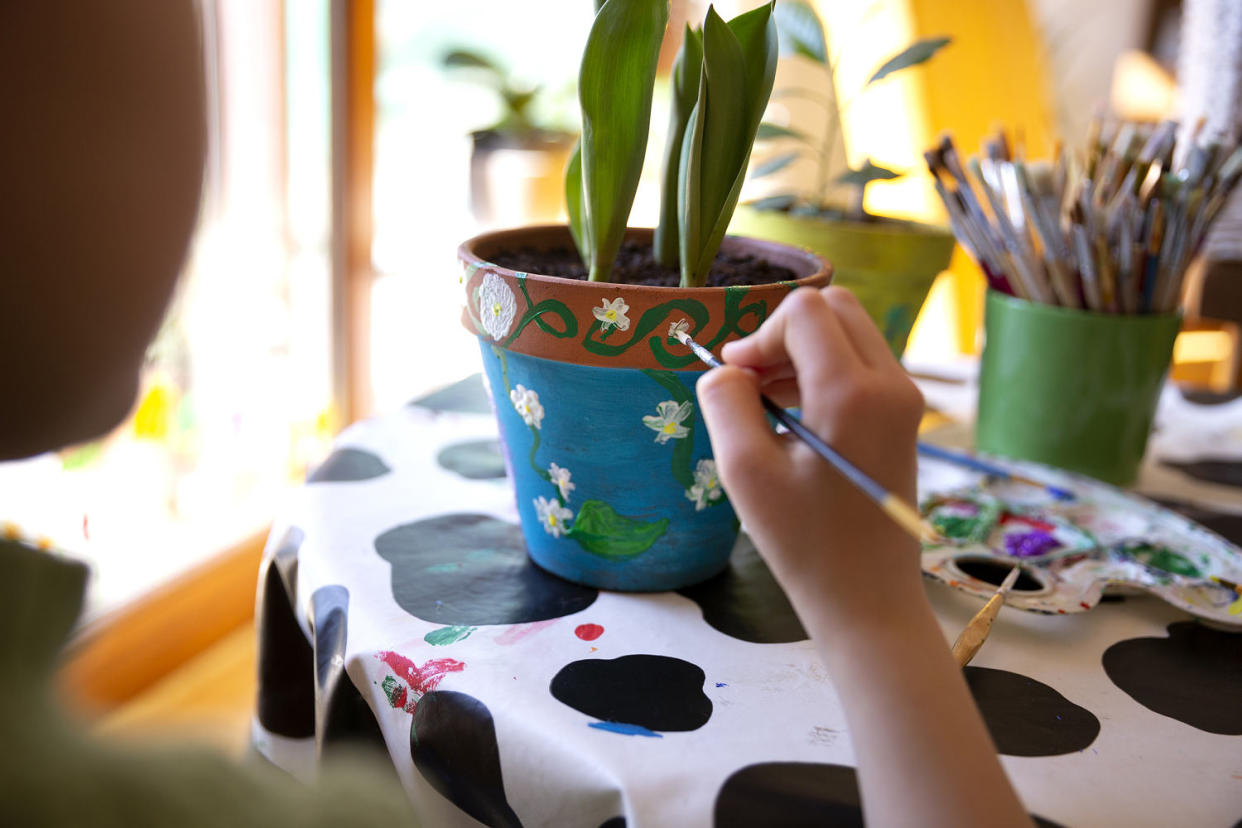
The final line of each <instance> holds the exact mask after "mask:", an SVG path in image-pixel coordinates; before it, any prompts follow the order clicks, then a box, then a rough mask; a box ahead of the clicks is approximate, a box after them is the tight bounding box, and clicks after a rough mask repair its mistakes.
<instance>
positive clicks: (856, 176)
mask: <svg viewBox="0 0 1242 828" xmlns="http://www.w3.org/2000/svg"><path fill="white" fill-rule="evenodd" d="M894 178H901V173H899V172H893V171H892V170H890V169H888V168H887V167H879V166H876V165H875V164H872V163H871V159H870V158H868V159H867V160H866V161H865V162H864V163H863V165H862V166H861V167H859V168H858V169H856V170H849V171H848V172H845V173H842V174H841V175H839V176H837V179H836V180H837V183H838V184H850V185H852V186H854V187H866V186H867V185H868V184H870V183H871V182H872V181H891V180H892V179H894Z"/></svg>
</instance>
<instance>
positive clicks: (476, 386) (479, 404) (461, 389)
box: [410, 374, 492, 414]
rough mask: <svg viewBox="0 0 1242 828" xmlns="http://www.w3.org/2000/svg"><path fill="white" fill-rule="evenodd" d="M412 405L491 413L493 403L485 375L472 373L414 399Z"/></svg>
mask: <svg viewBox="0 0 1242 828" xmlns="http://www.w3.org/2000/svg"><path fill="white" fill-rule="evenodd" d="M410 405H415V406H419V407H420V408H429V409H431V410H432V411H453V412H457V413H461V414H491V413H492V404H491V402H490V401H489V400H488V399H487V390H486V389H485V388H484V387H483V375H482V374H472V375H470V376H468V377H466V378H465V379H464V380H460V381H458V382H455V383H453V384H452V385H450V386H448V387H446V388H441V389H440V390H439V391H433V392H432V393H430V394H427V395H426V396H424V397H419V398H418V399H416V400H413V401H412V402H411V403H410Z"/></svg>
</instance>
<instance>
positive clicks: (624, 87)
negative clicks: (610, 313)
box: [578, 0, 668, 281]
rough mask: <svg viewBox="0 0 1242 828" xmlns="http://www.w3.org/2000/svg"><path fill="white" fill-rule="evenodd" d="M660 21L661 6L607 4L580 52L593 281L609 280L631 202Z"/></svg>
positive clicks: (635, 0)
mask: <svg viewBox="0 0 1242 828" xmlns="http://www.w3.org/2000/svg"><path fill="white" fill-rule="evenodd" d="M667 23H668V0H608V2H606V3H605V4H604V5H603V6H602V7H601V8H600V9H599V12H598V13H597V14H596V16H595V22H594V23H593V24H592V26H591V33H590V35H589V36H588V37H587V44H586V49H585V50H584V51H583V54H582V66H581V69H580V70H579V73H578V101H579V103H580V104H581V107H582V142H581V147H582V150H581V153H582V160H581V164H582V188H583V202H584V205H585V212H586V218H587V221H586V224H587V227H588V229H587V232H586V234H585V235H586V238H587V239H588V240H589V242H590V248H589V249H590V255H589V257H588V258H589V261H588V266H589V269H590V278H591V279H592V280H593V281H608V280H609V277H610V276H611V273H612V266H613V261H614V260H615V259H616V256H617V251H618V250H619V249H620V247H621V239H622V237H623V236H624V234H625V226H626V222H627V221H628V220H629V215H630V207H631V206H632V205H633V203H634V193H635V191H636V190H637V189H638V178H639V175H640V174H641V173H642V166H643V156H644V154H645V153H646V149H647V131H648V128H649V126H650V123H651V95H652V87H653V85H654V83H655V73H656V62H657V59H658V58H659V55H660V41H661V40H662V39H663V37H664V28H665V26H666V25H667Z"/></svg>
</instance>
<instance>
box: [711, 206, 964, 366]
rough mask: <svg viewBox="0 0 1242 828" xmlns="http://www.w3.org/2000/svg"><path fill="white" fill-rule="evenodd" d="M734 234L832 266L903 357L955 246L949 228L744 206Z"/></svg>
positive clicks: (836, 277)
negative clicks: (784, 246) (799, 249)
mask: <svg viewBox="0 0 1242 828" xmlns="http://www.w3.org/2000/svg"><path fill="white" fill-rule="evenodd" d="M730 229H731V230H733V231H735V232H738V233H742V234H745V235H747V236H753V237H755V238H759V239H771V240H773V241H778V242H783V243H784V244H792V245H795V246H797V247H804V248H806V249H807V250H811V251H814V252H815V253H818V254H819V255H821V256H823V257H824V258H825V259H827V260H828V261H830V262H832V267H833V280H832V283H833V284H834V285H840V286H842V287H845V288H849V290H850V291H851V292H852V293H853V294H854V295H855V296H857V297H858V301H859V302H861V303H862V306H863V307H864V308H866V309H867V313H868V314H869V315H870V316H871V319H872V321H873V322H875V324H876V326H877V327H878V328H879V329H880V331H882V332H883V334H884V339H885V340H886V341H887V342H888V347H889V348H891V349H892V350H893V353H894V354H895V355H896V356H897V357H900V356H901V354H902V352H903V351H905V349H906V340H907V339H909V338H910V329H911V328H912V327H913V326H914V320H915V319H916V318H917V317H918V315H919V309H920V308H922V307H923V301H924V300H925V299H926V298H927V292H928V291H929V290H931V286H932V282H934V281H935V280H936V276H938V275H939V274H940V272H941V271H943V270H944V269H945V268H947V267H948V266H949V259H950V258H952V256H953V245H954V243H955V240H954V237H953V234H952V233H951V232H950V231H949V230H948V229H946V228H943V227H933V226H931V225H927V224H917V223H915V222H908V221H893V220H880V221H868V222H861V221H837V220H828V219H822V218H815V217H813V216H796V215H790V214H789V213H785V212H781V211H778V210H756V209H754V208H753V207H747V206H745V205H740V206H739V207H738V208H737V212H736V213H734V219H733V223H732V225H730Z"/></svg>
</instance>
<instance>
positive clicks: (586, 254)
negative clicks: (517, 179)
mask: <svg viewBox="0 0 1242 828" xmlns="http://www.w3.org/2000/svg"><path fill="white" fill-rule="evenodd" d="M565 209H566V211H567V212H568V213H569V233H570V235H572V236H573V237H574V246H575V247H577V248H578V255H579V256H581V257H582V263H583V264H584V265H585V264H587V263H588V262H590V261H591V240H590V238H589V237H588V236H587V231H588V230H589V229H590V228H589V227H588V226H587V217H586V204H585V203H584V202H583V200H582V140H581V139H579V140H578V141H577V142H576V143H575V144H574V151H573V152H572V153H570V156H569V164H568V166H566V168H565Z"/></svg>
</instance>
